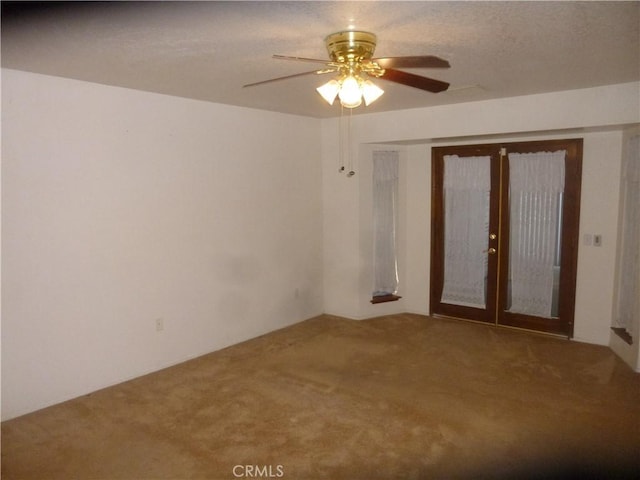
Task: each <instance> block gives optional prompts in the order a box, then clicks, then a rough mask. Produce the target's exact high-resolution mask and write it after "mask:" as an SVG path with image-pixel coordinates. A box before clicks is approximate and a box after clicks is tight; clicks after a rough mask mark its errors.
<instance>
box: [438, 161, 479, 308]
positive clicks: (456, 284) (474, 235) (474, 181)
mask: <svg viewBox="0 0 640 480" xmlns="http://www.w3.org/2000/svg"><path fill="white" fill-rule="evenodd" d="M443 160H444V211H445V213H444V225H445V227H444V287H443V290H442V302H444V303H450V304H455V305H464V306H471V307H479V308H484V307H485V305H486V294H485V285H486V279H485V278H486V274H487V254H486V250H487V245H488V241H489V240H488V238H489V195H490V191H491V157H489V156H485V157H459V156H458V155H445V156H444V157H443Z"/></svg>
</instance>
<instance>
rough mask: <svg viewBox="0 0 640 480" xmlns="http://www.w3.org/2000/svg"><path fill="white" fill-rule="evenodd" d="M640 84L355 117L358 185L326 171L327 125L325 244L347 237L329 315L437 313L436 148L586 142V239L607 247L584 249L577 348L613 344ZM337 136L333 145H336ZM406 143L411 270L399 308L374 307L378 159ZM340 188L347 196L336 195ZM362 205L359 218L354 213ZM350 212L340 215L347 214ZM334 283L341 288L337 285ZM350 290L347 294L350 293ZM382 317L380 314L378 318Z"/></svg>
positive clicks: (327, 133)
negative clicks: (624, 160)
mask: <svg viewBox="0 0 640 480" xmlns="http://www.w3.org/2000/svg"><path fill="white" fill-rule="evenodd" d="M638 87H639V85H638V84H623V85H617V86H607V87H600V88H592V89H584V90H574V91H569V92H556V93H552V94H545V95H532V96H527V97H517V98H508V99H501V100H492V101H484V102H476V103H469V104H460V105H450V106H440V107H434V108H424V109H415V110H405V111H402V112H389V113H383V114H371V115H358V116H354V117H353V121H354V126H353V132H354V133H353V137H352V141H353V142H355V143H356V144H357V145H359V149H360V152H361V155H360V156H359V158H358V160H359V162H360V163H359V165H358V167H359V168H358V170H359V171H358V173H357V174H356V177H358V178H360V180H359V182H352V187H351V189H348V188H346V187H345V184H346V182H347V181H349V180H353V178H356V177H353V178H352V179H349V180H345V179H344V178H342V177H341V176H339V175H337V174H336V173H334V172H335V170H332V169H329V168H327V165H330V164H331V163H332V162H335V159H334V158H333V157H332V154H334V153H335V151H334V150H333V148H335V146H334V145H333V144H334V143H335V142H336V141H337V135H336V134H335V132H336V131H337V128H336V126H335V122H336V121H335V120H324V121H323V131H324V139H323V147H324V150H323V156H324V158H323V162H324V164H325V177H324V183H323V191H324V195H325V197H328V196H330V197H331V198H330V200H327V199H326V198H325V203H324V204H325V221H324V235H325V238H326V239H333V238H338V237H340V239H341V242H340V251H339V252H338V251H337V250H336V246H337V243H334V242H331V241H329V242H325V251H324V255H325V263H324V265H325V269H324V274H325V289H324V292H325V306H327V305H330V306H331V312H332V313H335V314H339V315H344V316H348V317H350V318H365V317H369V316H375V315H377V314H385V313H389V312H404V311H409V312H415V313H423V314H427V313H428V311H429V255H430V253H429V248H430V246H429V243H430V224H429V223H430V212H431V206H430V199H431V191H430V186H431V164H430V159H431V152H430V147H431V146H432V145H450V144H455V143H457V144H465V143H467V144H468V143H487V142H498V141H518V140H521V139H527V140H541V139H551V138H583V139H584V154H583V183H582V209H581V228H580V231H581V233H580V235H581V237H580V238H583V234H584V233H600V234H602V235H603V239H604V244H603V246H602V247H587V246H585V245H583V244H581V245H580V248H579V258H578V279H577V292H576V296H577V298H576V323H575V328H574V335H575V338H576V340H580V341H586V342H591V343H599V344H608V342H609V327H610V324H611V311H610V309H611V302H612V295H613V280H614V278H613V274H614V271H613V266H614V259H615V244H616V237H617V225H616V220H617V207H618V190H619V173H620V146H621V133H620V132H621V129H622V128H623V126H624V125H626V124H632V123H638V122H640V112H639V111H638V109H637V108H634V105H635V106H637V105H638V103H639V96H640V93H639V92H640V90H639V88H638ZM332 134H333V135H332ZM391 142H398V143H401V144H402V145H401V148H402V149H403V151H404V155H403V159H404V161H403V162H402V164H401V189H403V188H404V190H405V193H404V201H401V202H400V203H401V206H402V207H401V208H403V212H402V213H401V220H402V222H401V223H402V227H401V229H402V232H401V235H402V238H403V239H404V240H403V242H402V243H401V247H399V249H401V248H403V249H404V250H402V251H399V256H400V257H401V259H402V260H401V262H402V265H403V266H404V268H403V271H401V275H402V278H401V279H400V289H399V294H400V295H402V297H403V298H402V299H401V300H400V301H398V302H392V303H389V304H381V305H380V307H381V308H378V307H379V306H377V305H376V306H371V305H368V303H367V302H366V300H368V299H369V298H370V295H371V291H370V284H371V278H370V277H371V273H370V268H369V267H368V266H367V265H368V263H367V262H369V263H370V260H369V259H368V253H369V252H368V248H369V247H368V246H367V242H370V241H371V239H370V235H369V234H368V233H369V231H370V228H371V226H370V224H368V223H367V222H370V214H369V213H365V212H370V209H371V205H370V204H367V203H366V199H367V198H369V196H368V194H367V193H366V191H365V190H366V189H370V188H371V187H370V185H371V182H370V177H369V170H370V167H369V166H368V165H367V162H370V154H369V151H370V150H371V148H372V146H371V145H369V144H375V143H391ZM338 185H340V188H337V186H338ZM358 199H360V201H361V202H360V209H359V211H355V210H354V209H353V208H352V203H353V202H354V201H357V200H358ZM345 204H346V205H348V206H349V208H347V209H342V210H341V211H340V212H338V210H334V208H337V206H339V205H345ZM334 280H335V281H334ZM347 286H348V288H346V287H347ZM377 312H379V313H377Z"/></svg>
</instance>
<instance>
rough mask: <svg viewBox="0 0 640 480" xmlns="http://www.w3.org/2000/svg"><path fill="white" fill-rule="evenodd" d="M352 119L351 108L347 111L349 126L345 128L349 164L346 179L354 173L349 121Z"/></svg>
mask: <svg viewBox="0 0 640 480" xmlns="http://www.w3.org/2000/svg"><path fill="white" fill-rule="evenodd" d="M352 118H353V108H350V109H349V125H348V128H347V149H348V150H347V151H348V157H347V163H348V164H349V172H348V173H347V177H353V176H354V175H355V174H356V172H355V171H354V170H353V142H352V141H351V119H352Z"/></svg>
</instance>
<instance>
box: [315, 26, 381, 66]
mask: <svg viewBox="0 0 640 480" xmlns="http://www.w3.org/2000/svg"><path fill="white" fill-rule="evenodd" d="M376 40H377V38H376V36H375V35H374V34H373V33H369V32H356V31H346V32H337V33H332V34H331V35H329V36H327V37H326V38H325V39H324V41H325V43H326V45H327V51H328V52H329V57H330V58H331V60H332V61H334V62H338V63H358V62H360V61H362V60H369V59H370V58H372V57H373V52H374V50H375V49H376Z"/></svg>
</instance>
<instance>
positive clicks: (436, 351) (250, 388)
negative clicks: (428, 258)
mask: <svg viewBox="0 0 640 480" xmlns="http://www.w3.org/2000/svg"><path fill="white" fill-rule="evenodd" d="M638 458H640V376H639V375H638V374H636V373H634V372H632V371H631V369H630V368H629V367H627V366H626V365H625V364H623V363H622V362H621V361H620V360H619V359H618V358H617V357H616V356H615V355H614V354H613V353H612V352H611V351H610V350H609V349H607V348H605V347H598V346H593V345H586V344H579V343H575V342H568V341H566V340H561V339H556V338H550V337H544V336H538V335H534V334H528V333H523V332H516V331H511V330H505V329H496V328H493V327H488V326H484V325H476V324H471V323H466V322H460V321H454V320H443V319H431V318H428V317H423V316H418V315H395V316H389V317H380V318H376V319H372V320H367V321H360V322H357V321H349V320H345V319H341V318H337V317H331V316H321V317H318V318H314V319H311V320H307V321H305V322H302V323H300V324H297V325H294V326H292V327H289V328H286V329H283V330H280V331H277V332H274V333H271V334H269V335H266V336H263V337H260V338H258V339H255V340H251V341H248V342H245V343H243V344H240V345H236V346H233V347H230V348H228V349H225V350H223V351H220V352H216V353H213V354H210V355H207V356H204V357H201V358H198V359H196V360H193V361H190V362H187V363H184V364H181V365H179V366H176V367H173V368H170V369H166V370H163V371H161V372H158V373H154V374H151V375H148V376H145V377H141V378H138V379H136V380H133V381H130V382H127V383H124V384H121V385H118V386H115V387H112V388H108V389H105V390H101V391H99V392H96V393H93V394H91V395H87V396H84V397H81V398H78V399H75V400H72V401H69V402H66V403H64V404H61V405H57V406H54V407H51V408H47V409H44V410H41V411H39V412H35V413H33V414H29V415H26V416H23V417H21V418H17V419H14V420H11V421H8V422H5V423H3V424H2V478H3V479H6V480H9V479H65V480H66V479H98V478H100V479H145V478H148V479H183V478H184V479H191V478H198V479H212V480H217V479H234V478H284V479H300V480H305V479H335V480H339V479H363V480H364V479H367V480H375V479H426V478H632V476H633V475H634V474H636V473H637V471H634V470H633V469H634V468H637V467H639V466H640V463H639V461H638ZM625 475H626V476H627V477H625Z"/></svg>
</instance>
